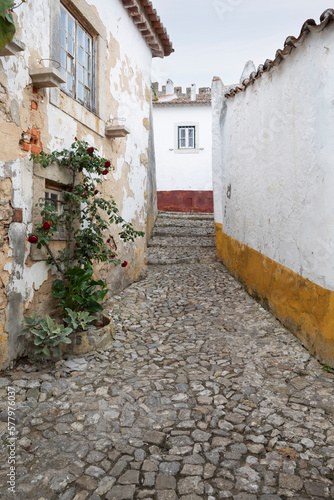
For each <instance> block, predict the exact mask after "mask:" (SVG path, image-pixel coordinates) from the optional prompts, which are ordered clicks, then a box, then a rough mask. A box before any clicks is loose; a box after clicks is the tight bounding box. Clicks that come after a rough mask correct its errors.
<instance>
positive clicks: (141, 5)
mask: <svg viewBox="0 0 334 500" xmlns="http://www.w3.org/2000/svg"><path fill="white" fill-rule="evenodd" d="M122 3H123V6H124V8H125V9H126V10H127V11H128V13H129V15H130V16H131V17H132V20H133V22H134V24H135V25H136V26H137V28H138V30H139V31H140V33H141V35H142V37H143V38H144V40H145V42H146V43H147V45H148V46H149V47H150V49H151V52H152V55H153V57H164V56H169V55H170V54H171V53H172V52H174V49H173V46H172V42H171V41H170V39H169V36H168V33H167V31H166V28H165V27H164V25H163V24H162V22H161V21H160V17H159V16H158V14H157V11H156V10H155V9H154V8H153V5H152V2H151V1H150V0H122Z"/></svg>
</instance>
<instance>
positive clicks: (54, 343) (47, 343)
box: [21, 312, 73, 359]
mask: <svg viewBox="0 0 334 500" xmlns="http://www.w3.org/2000/svg"><path fill="white" fill-rule="evenodd" d="M23 324H24V325H25V327H26V328H25V329H24V330H23V331H22V333H21V335H27V334H28V336H29V340H30V341H31V342H32V343H33V345H34V346H35V351H34V354H35V356H37V357H39V358H44V359H49V358H51V357H52V358H59V357H60V356H61V348H60V346H61V345H62V344H70V343H71V340H70V339H69V338H68V336H69V335H70V333H71V332H72V331H73V330H72V328H71V327H65V326H64V325H61V324H58V323H55V322H54V321H53V319H52V318H50V316H46V317H45V318H39V317H38V316H37V314H36V312H34V313H33V314H32V315H31V316H25V318H24V320H23Z"/></svg>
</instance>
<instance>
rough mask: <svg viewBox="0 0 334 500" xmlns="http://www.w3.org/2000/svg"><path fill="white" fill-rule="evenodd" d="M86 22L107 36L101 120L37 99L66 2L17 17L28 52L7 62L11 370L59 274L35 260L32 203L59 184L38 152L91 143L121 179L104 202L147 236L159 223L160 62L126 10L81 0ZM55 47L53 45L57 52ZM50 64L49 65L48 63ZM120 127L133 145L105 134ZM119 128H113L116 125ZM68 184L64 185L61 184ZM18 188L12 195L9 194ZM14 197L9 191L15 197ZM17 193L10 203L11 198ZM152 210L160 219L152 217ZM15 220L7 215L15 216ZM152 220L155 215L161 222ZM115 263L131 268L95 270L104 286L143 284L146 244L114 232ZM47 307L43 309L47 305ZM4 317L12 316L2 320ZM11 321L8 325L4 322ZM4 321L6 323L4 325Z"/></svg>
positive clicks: (0, 342) (0, 309)
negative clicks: (156, 107)
mask: <svg viewBox="0 0 334 500" xmlns="http://www.w3.org/2000/svg"><path fill="white" fill-rule="evenodd" d="M70 3H71V4H72V5H74V6H75V7H77V8H78V9H79V11H80V12H81V15H82V16H83V17H84V19H85V20H86V21H87V22H88V23H89V24H91V25H92V26H93V27H94V29H95V30H96V31H97V32H98V33H99V37H98V39H97V83H98V92H97V93H98V96H97V113H96V114H94V113H92V112H90V111H88V110H86V109H85V108H84V107H83V106H82V105H81V104H80V103H78V102H77V101H75V100H74V99H72V98H71V97H69V96H67V95H66V94H65V93H64V92H62V91H59V90H58V89H40V90H36V89H34V88H33V86H32V84H31V79H30V76H29V68H36V67H39V65H44V66H48V65H49V64H51V63H50V61H48V59H51V58H53V57H54V47H53V45H52V43H53V41H54V38H55V30H54V29H53V25H52V23H54V22H55V17H56V16H55V12H57V6H58V4H59V1H58V0H48V1H45V0H35V1H34V2H28V3H27V4H23V5H22V6H21V7H20V8H19V9H17V10H16V15H17V22H16V24H17V26H18V30H17V38H19V39H20V40H21V41H22V42H24V43H25V44H26V50H25V51H24V52H21V53H19V54H18V55H17V56H14V57H2V58H0V136H1V143H2V145H3V146H2V148H1V151H0V162H1V164H0V183H1V184H0V185H1V186H2V187H1V189H2V191H4V192H6V193H7V194H6V196H5V195H4V199H3V200H2V198H1V203H3V205H1V207H0V208H1V217H7V215H8V214H9V215H10V216H9V215H8V220H7V221H5V220H4V219H3V220H2V219H1V221H0V232H1V236H2V240H1V241H2V247H1V249H0V258H1V267H0V273H1V274H0V285H1V288H0V290H1V292H0V293H1V295H0V301H1V302H0V319H1V325H2V326H1V328H2V330H3V331H2V330H0V347H1V349H2V351H1V353H2V354H0V368H1V367H6V366H7V365H8V364H9V363H10V362H11V360H13V359H14V358H15V357H16V356H17V355H18V354H19V352H20V349H21V347H20V344H19V343H18V342H17V334H18V333H19V331H20V328H21V320H22V317H23V315H24V314H25V313H26V312H27V311H28V312H29V313H31V312H32V310H33V309H36V310H37V311H38V312H39V314H45V313H47V312H49V311H50V307H51V305H52V300H51V298H50V288H51V283H52V279H54V276H52V273H51V271H50V269H49V266H47V265H46V263H45V261H43V260H40V257H36V255H35V256H34V255H33V253H31V245H30V244H29V243H27V234H28V232H30V231H31V230H32V221H33V207H32V205H33V203H32V200H33V197H34V195H35V198H36V186H38V185H40V186H41V193H40V196H43V195H44V193H43V182H45V181H44V178H46V179H47V178H48V177H51V178H52V172H51V171H50V172H49V173H48V169H47V170H45V171H44V172H43V173H41V172H38V173H36V167H33V165H32V163H31V162H30V161H29V154H30V152H35V153H37V152H39V151H40V150H41V149H43V150H45V151H51V150H54V149H61V148H63V147H68V146H69V145H70V144H71V143H72V142H73V140H74V137H78V138H79V139H85V140H87V141H88V142H89V143H90V144H91V145H93V146H95V147H97V148H98V150H99V152H100V153H101V155H103V156H105V157H106V158H108V159H110V161H111V163H112V164H113V165H114V166H115V171H114V172H111V173H110V174H108V176H106V177H105V182H104V184H103V195H109V194H110V195H112V196H113V197H114V199H115V200H116V202H117V204H118V206H119V208H120V212H121V215H122V216H123V217H124V218H125V219H126V220H128V221H130V222H132V223H133V224H134V227H135V228H136V229H137V230H144V231H145V230H146V221H147V216H148V212H150V213H151V215H150V217H152V213H153V214H154V208H153V209H152V208H151V206H150V204H151V203H152V201H153V202H154V195H153V194H152V192H151V193H149V191H150V190H151V191H152V190H154V186H153V184H152V183H153V180H151V182H148V177H149V176H151V178H152V179H153V175H154V174H153V173H149V172H151V171H152V172H154V157H152V156H151V157H150V161H149V151H148V148H149V134H150V126H151V125H150V106H151V95H150V70H151V60H152V54H151V52H150V50H149V48H148V47H147V45H146V43H145V42H144V40H143V39H142V37H141V35H140V33H139V31H138V30H137V28H136V27H135V25H134V24H133V21H132V19H130V17H129V16H128V14H127V12H126V11H125V9H124V8H123V6H122V5H121V2H119V1H112V2H108V3H106V2H104V1H102V0H93V1H90V2H86V1H85V0H73V1H72V2H70ZM50 40H51V44H50ZM41 59H45V61H41ZM119 118H122V119H124V120H125V121H122V122H121V123H124V124H125V125H126V126H127V127H128V128H129V129H130V131H131V133H130V135H128V136H127V137H126V138H119V139H110V138H109V139H108V138H107V137H105V135H104V130H105V126H106V124H108V123H110V121H111V120H112V119H114V120H116V119H119ZM114 123H115V121H114ZM59 180H60V181H62V182H65V183H66V179H59ZM10 184H11V188H9V185H10ZM9 191H11V192H10V193H9ZM8 193H9V194H8ZM14 208H16V209H19V210H22V221H21V222H13V221H12V219H11V217H12V216H13V213H14V212H15V211H14ZM152 210H153V212H152ZM7 212H8V214H7ZM153 217H154V215H153ZM110 234H111V235H113V236H114V238H115V241H116V245H117V253H118V255H119V256H120V258H121V259H122V260H123V259H125V260H127V261H128V262H129V265H128V267H127V268H125V269H124V268H121V267H118V268H114V267H113V266H112V268H111V267H108V266H107V265H104V266H102V265H101V266H97V267H96V274H97V276H101V277H103V279H106V280H108V283H109V286H110V288H111V289H112V290H118V289H121V288H122V287H124V286H126V285H127V284H128V283H130V282H131V281H133V280H134V279H136V278H138V277H139V276H140V274H141V273H142V272H143V270H144V269H145V250H146V238H140V239H138V240H136V242H135V243H134V244H123V242H122V241H121V240H120V239H119V238H118V236H117V230H116V229H115V228H111V230H110ZM41 297H43V300H42V299H41ZM4 311H5V312H4ZM4 314H6V321H4V322H3V321H2V318H3V316H4ZM1 315H2V316H1Z"/></svg>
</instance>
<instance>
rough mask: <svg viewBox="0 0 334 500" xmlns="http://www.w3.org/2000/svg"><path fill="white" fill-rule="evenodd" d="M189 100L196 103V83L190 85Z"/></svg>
mask: <svg viewBox="0 0 334 500" xmlns="http://www.w3.org/2000/svg"><path fill="white" fill-rule="evenodd" d="M190 100H191V101H193V102H194V101H196V83H192V84H191V92H190Z"/></svg>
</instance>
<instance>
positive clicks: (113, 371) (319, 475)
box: [0, 214, 334, 500]
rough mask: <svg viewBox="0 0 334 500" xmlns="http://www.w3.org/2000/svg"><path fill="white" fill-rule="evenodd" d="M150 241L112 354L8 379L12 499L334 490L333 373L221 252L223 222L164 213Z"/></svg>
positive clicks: (312, 494)
mask: <svg viewBox="0 0 334 500" xmlns="http://www.w3.org/2000/svg"><path fill="white" fill-rule="evenodd" d="M150 245H151V246H150V248H149V263H150V266H149V272H148V276H147V278H146V279H144V280H143V281H140V282H137V283H134V284H133V285H131V286H130V287H128V288H127V289H126V290H124V292H122V293H121V294H119V295H118V296H115V297H113V298H112V299H111V300H110V301H109V306H108V309H109V314H110V316H111V317H112V318H113V320H114V322H115V327H116V335H115V337H114V339H113V341H112V344H111V345H110V346H109V347H108V349H107V350H105V351H104V352H92V353H91V354H89V355H87V356H85V357H80V358H78V357H72V358H70V359H68V360H67V361H66V360H65V361H64V360H62V361H60V362H58V363H57V364H56V365H55V366H54V368H53V369H52V370H50V369H48V370H39V371H31V370H32V369H33V368H31V367H30V366H29V365H24V364H22V363H21V365H19V366H18V368H17V369H14V370H12V371H7V372H5V373H3V374H2V378H0V386H1V389H0V390H1V395H2V398H1V400H2V403H1V412H2V413H1V419H0V420H1V422H0V425H1V433H2V440H1V466H2V468H1V486H0V489H1V498H2V499H4V500H8V499H19V500H21V499H22V500H27V499H33V500H56V499H59V500H73V499H74V500H86V499H87V500H99V499H106V500H123V499H124V500H125V499H143V500H177V499H182V500H197V499H206V500H216V499H221V498H231V499H235V500H256V499H261V500H278V499H290V498H292V499H322V498H334V483H333V478H334V425H333V416H334V415H333V412H334V407H333V388H334V386H333V382H334V375H333V374H332V373H330V372H328V371H324V370H323V367H322V366H321V365H320V364H319V363H318V362H317V361H316V360H315V359H314V358H313V357H312V356H311V355H310V354H309V353H308V351H306V350H305V349H304V348H303V346H302V345H301V344H300V342H299V341H298V340H297V339H296V338H295V337H294V336H293V335H292V334H291V333H290V332H289V331H288V330H286V329H285V328H284V327H283V326H282V325H281V324H280V323H279V322H278V321H277V320H276V319H275V318H274V317H273V316H272V315H271V314H270V313H269V312H267V311H265V310H264V309H263V308H262V307H261V306H260V305H259V304H258V303H257V302H255V301H254V300H253V299H252V298H251V297H250V296H249V295H248V294H247V293H246V292H245V291H244V290H243V288H242V286H241V285H240V284H239V283H238V282H237V281H235V280H234V279H233V278H232V277H231V276H230V274H229V273H228V272H227V270H226V269H225V267H224V266H223V265H222V264H221V263H219V262H216V261H215V248H214V236H213V221H212V219H210V217H205V216H192V217H188V218H185V217H184V216H178V215H174V216H167V215H165V214H161V215H160V217H159V222H158V224H157V226H156V228H155V234H154V237H153V240H152V241H151V244H150ZM7 386H10V387H12V388H13V389H15V393H16V402H17V406H16V430H17V440H16V470H15V475H16V479H15V483H16V489H15V493H12V492H10V491H8V485H7V481H8V474H9V465H8V453H9V452H8V434H7V399H6V397H7Z"/></svg>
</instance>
